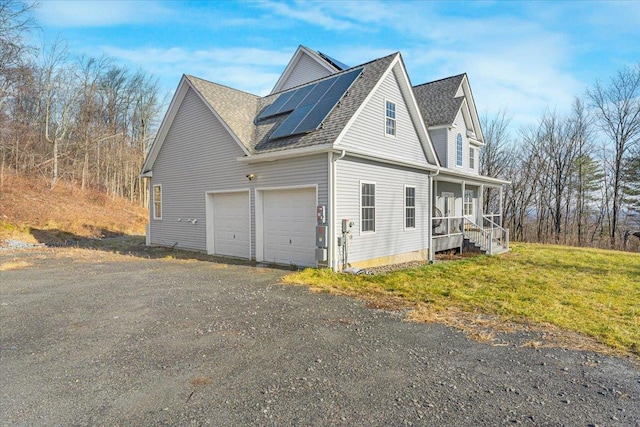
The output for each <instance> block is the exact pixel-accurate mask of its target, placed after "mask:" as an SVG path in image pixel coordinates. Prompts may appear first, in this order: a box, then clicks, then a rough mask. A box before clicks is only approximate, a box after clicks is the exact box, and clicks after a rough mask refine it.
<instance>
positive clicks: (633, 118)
mask: <svg viewBox="0 0 640 427" xmlns="http://www.w3.org/2000/svg"><path fill="white" fill-rule="evenodd" d="M587 96H588V97H589V99H590V101H591V105H592V106H593V108H594V110H595V114H596V117H597V124H598V125H599V128H600V129H601V130H602V131H603V132H604V134H605V135H606V136H607V137H608V140H609V142H610V144H611V146H612V154H613V157H612V159H611V172H612V180H611V199H612V200H611V225H610V230H609V237H610V246H611V247H612V248H615V247H616V242H617V239H616V237H617V229H618V221H619V217H620V213H621V212H620V211H621V205H622V201H623V195H624V192H623V188H622V183H623V174H624V172H623V170H624V164H625V158H626V156H627V154H628V153H629V151H630V150H631V149H632V148H633V147H634V146H636V145H637V144H638V141H640V63H638V64H637V65H636V66H634V67H624V68H622V69H621V70H620V71H618V73H617V74H616V75H615V76H613V77H612V78H611V80H610V82H609V85H608V86H603V85H602V84H601V83H600V82H596V83H595V85H594V86H593V88H591V89H589V90H588V91H587Z"/></svg>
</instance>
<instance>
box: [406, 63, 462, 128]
mask: <svg viewBox="0 0 640 427" xmlns="http://www.w3.org/2000/svg"><path fill="white" fill-rule="evenodd" d="M464 76H465V74H459V75H457V76H452V77H447V78H446V79H441V80H436V81H434V82H430V83H424V84H421V85H418V86H414V87H413V93H414V94H415V97H416V101H417V103H418V107H419V108H420V113H421V114H422V118H423V119H424V121H425V123H426V125H427V126H437V125H448V124H452V123H453V122H454V120H455V118H456V114H458V111H459V110H460V107H461V106H462V101H463V100H464V97H463V96H459V97H457V98H456V97H455V96H456V92H457V91H458V88H459V87H460V84H461V83H462V80H463V79H464Z"/></svg>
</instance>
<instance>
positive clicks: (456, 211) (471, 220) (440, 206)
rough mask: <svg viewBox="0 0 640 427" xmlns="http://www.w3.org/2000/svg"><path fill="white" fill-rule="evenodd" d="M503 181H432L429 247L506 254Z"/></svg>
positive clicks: (447, 178) (451, 178) (443, 178)
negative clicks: (503, 224)
mask: <svg viewBox="0 0 640 427" xmlns="http://www.w3.org/2000/svg"><path fill="white" fill-rule="evenodd" d="M505 184H506V182H505V181H502V180H497V179H493V178H486V177H468V178H467V177H464V178H462V177H455V176H446V175H440V176H437V177H434V179H433V185H432V186H431V191H432V194H431V197H432V200H433V212H432V216H431V243H432V244H431V247H432V250H433V252H434V253H436V252H441V251H446V250H451V249H458V250H460V251H461V252H462V251H464V250H467V251H469V250H475V251H479V252H484V253H487V254H497V253H501V252H505V251H508V250H509V230H507V229H505V228H503V227H502V223H503V218H502V214H503V194H504V185H505Z"/></svg>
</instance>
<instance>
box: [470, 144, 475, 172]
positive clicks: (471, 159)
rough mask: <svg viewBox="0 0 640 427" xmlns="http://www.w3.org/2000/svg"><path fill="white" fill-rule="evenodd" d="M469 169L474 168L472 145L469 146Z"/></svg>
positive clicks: (473, 149)
mask: <svg viewBox="0 0 640 427" xmlns="http://www.w3.org/2000/svg"><path fill="white" fill-rule="evenodd" d="M472 162H473V165H472ZM469 169H472V170H475V169H476V149H475V148H473V147H469Z"/></svg>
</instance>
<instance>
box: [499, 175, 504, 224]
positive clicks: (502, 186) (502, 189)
mask: <svg viewBox="0 0 640 427" xmlns="http://www.w3.org/2000/svg"><path fill="white" fill-rule="evenodd" d="M503 191H504V185H501V186H500V209H499V210H500V224H499V225H500V227H502V224H503V223H504V221H503V220H502V192H503Z"/></svg>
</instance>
